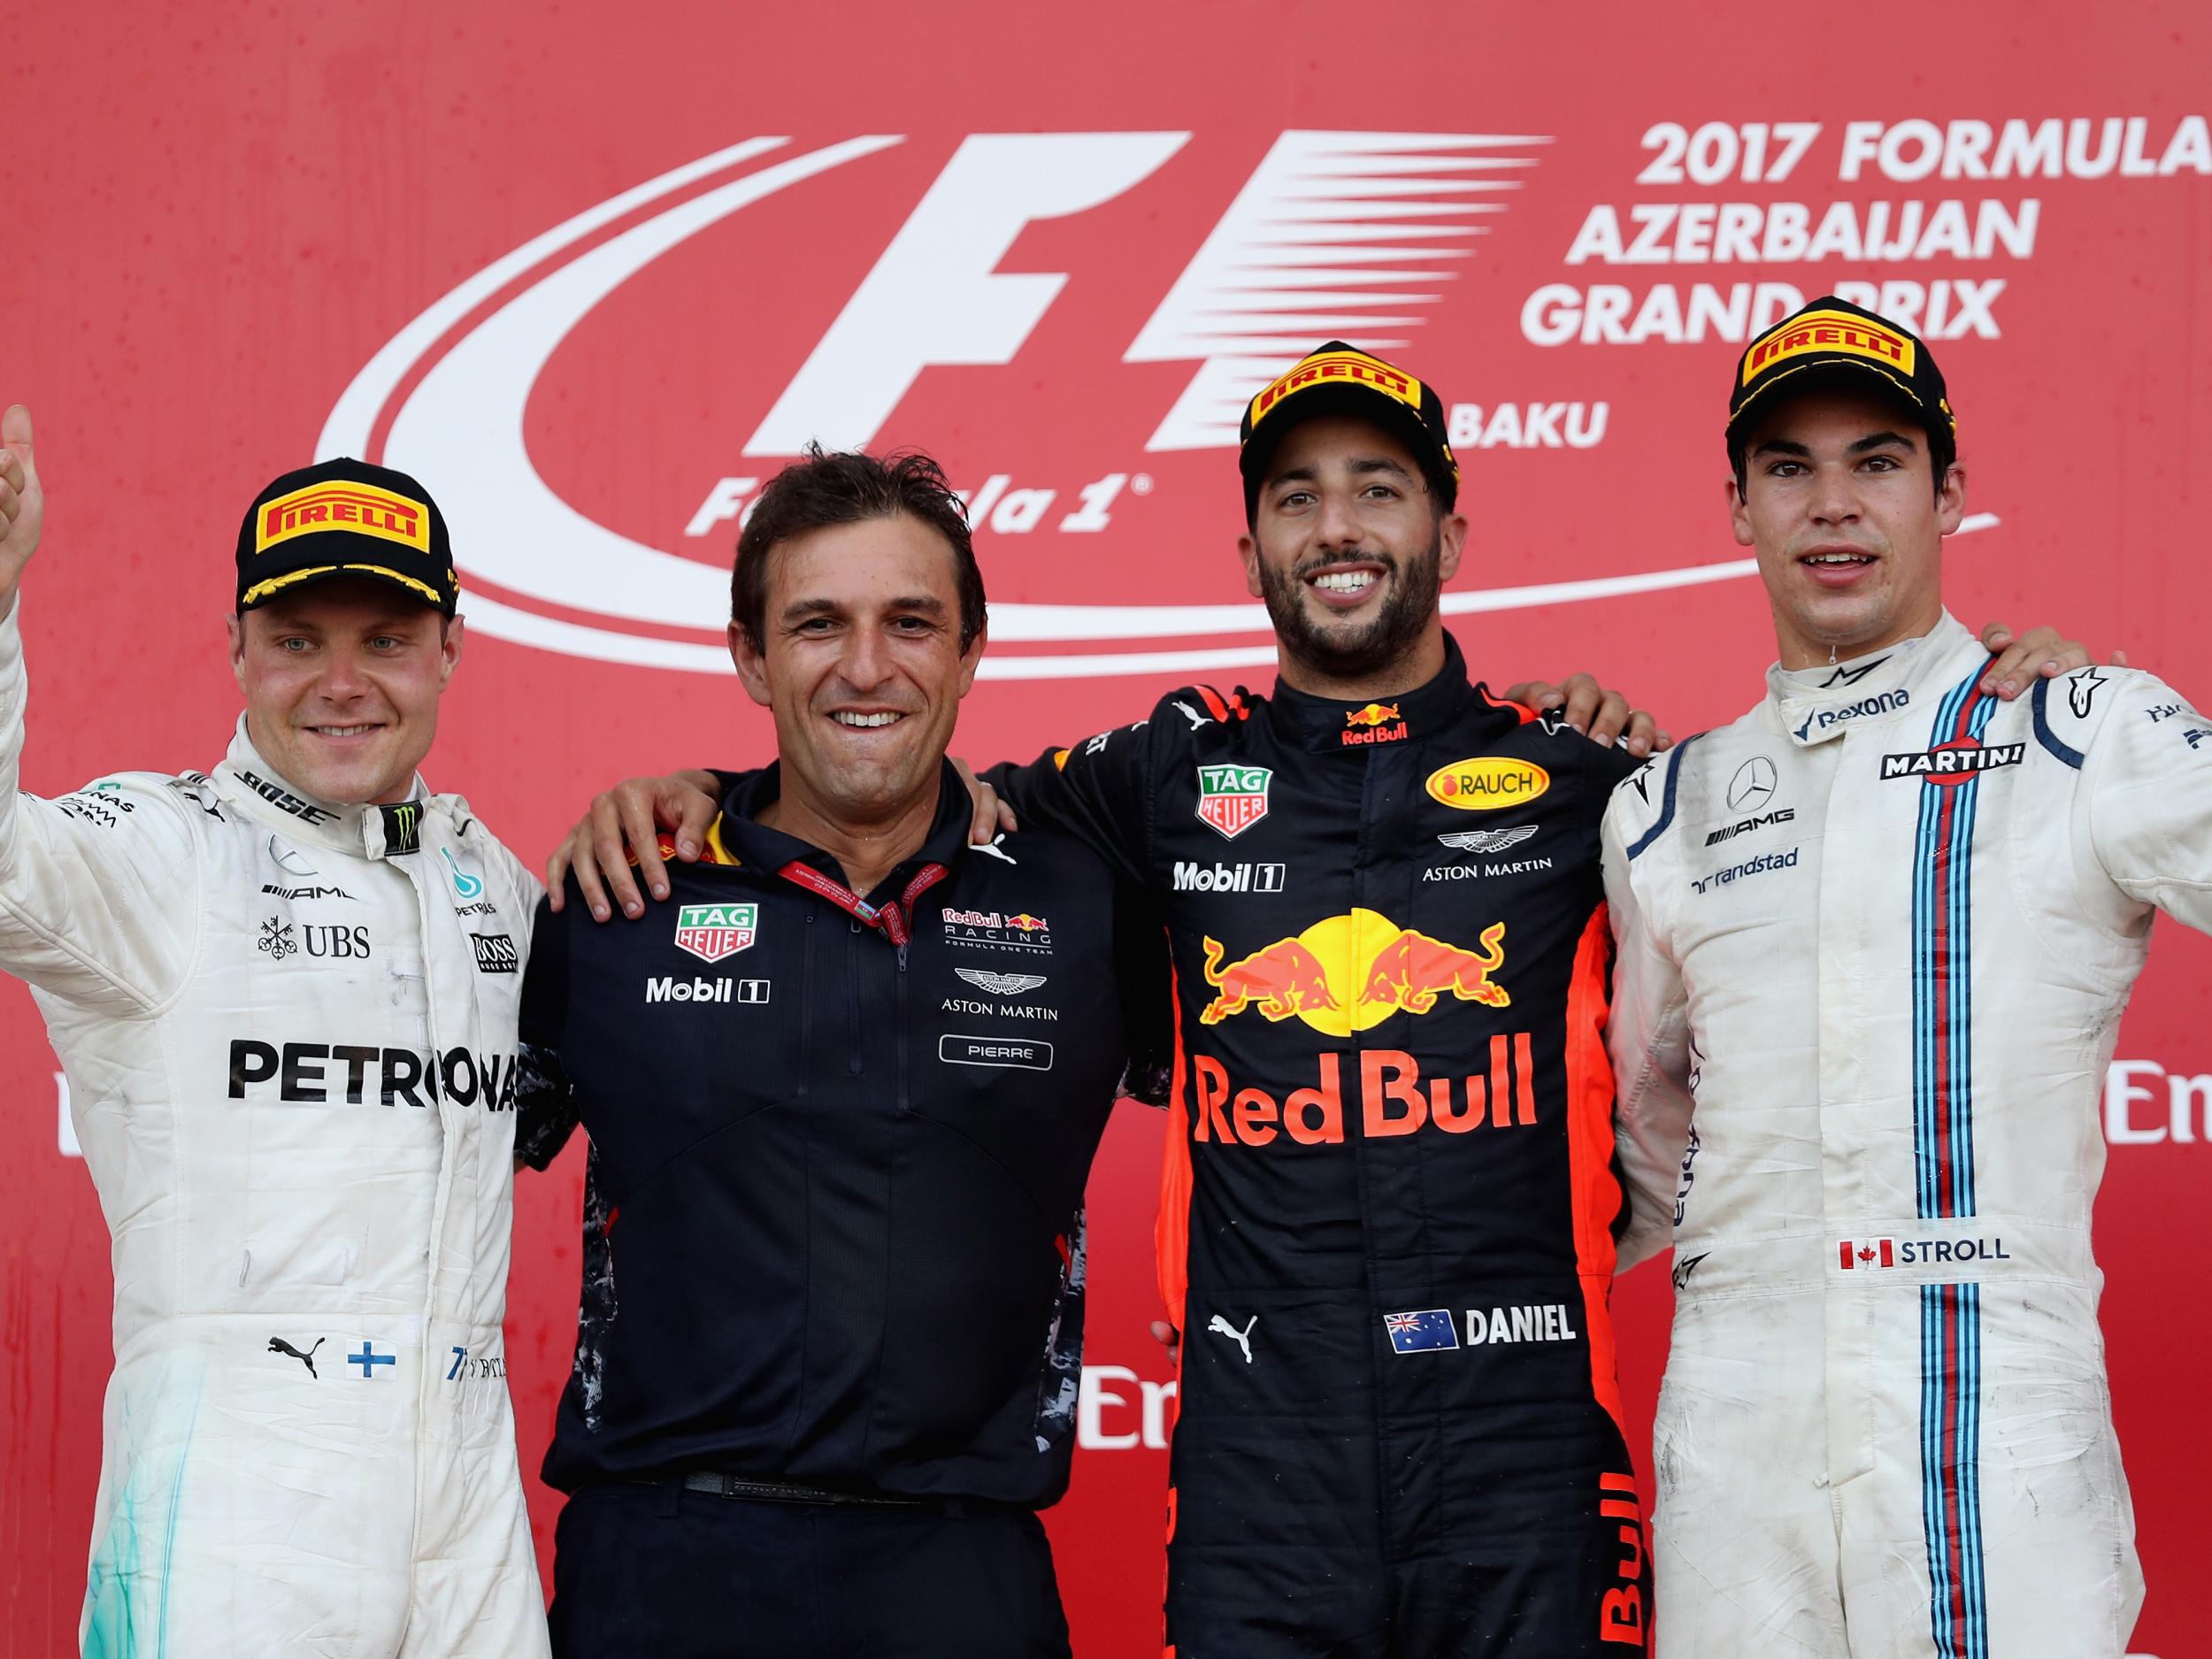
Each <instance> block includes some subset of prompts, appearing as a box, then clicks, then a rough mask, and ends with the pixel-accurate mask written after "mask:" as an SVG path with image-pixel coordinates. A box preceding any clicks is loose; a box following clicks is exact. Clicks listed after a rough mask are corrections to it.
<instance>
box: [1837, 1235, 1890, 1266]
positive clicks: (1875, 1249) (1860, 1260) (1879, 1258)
mask: <svg viewBox="0 0 2212 1659" xmlns="http://www.w3.org/2000/svg"><path fill="white" fill-rule="evenodd" d="M1836 1248H1837V1250H1838V1251H1839V1253H1840V1254H1841V1256H1842V1257H1843V1264H1844V1266H1845V1267H1846V1268H1847V1269H1849V1268H1854V1267H1894V1266H1896V1265H1897V1240H1894V1239H1860V1240H1856V1241H1853V1240H1849V1239H1846V1240H1844V1241H1843V1242H1842V1243H1841V1244H1839V1245H1838V1246H1837V1247H1836Z"/></svg>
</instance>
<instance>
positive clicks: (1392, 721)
mask: <svg viewBox="0 0 2212 1659" xmlns="http://www.w3.org/2000/svg"><path fill="white" fill-rule="evenodd" d="M1344 726H1345V730H1344V732H1343V733H1342V734H1341V739H1340V741H1342V742H1343V744H1344V746H1345V747H1346V748H1347V749H1349V748H1351V747H1353V746H1354V745H1355V744H1359V743H1395V742H1397V741H1399V740H1400V739H1402V738H1403V737H1404V736H1405V735H1406V723H1405V720H1404V718H1402V716H1401V715H1400V714H1399V712H1398V705H1397V704H1396V703H1369V704H1368V705H1367V706H1366V707H1365V708H1363V709H1354V710H1351V711H1350V712H1349V713H1348V714H1347V715H1346V716H1345V717H1344Z"/></svg>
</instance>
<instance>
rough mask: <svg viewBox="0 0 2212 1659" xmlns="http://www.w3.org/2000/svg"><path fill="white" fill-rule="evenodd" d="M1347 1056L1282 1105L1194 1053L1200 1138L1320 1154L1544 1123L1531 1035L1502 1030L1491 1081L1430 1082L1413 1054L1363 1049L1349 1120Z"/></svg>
mask: <svg viewBox="0 0 2212 1659" xmlns="http://www.w3.org/2000/svg"><path fill="white" fill-rule="evenodd" d="M1346 1057H1347V1056H1344V1055H1341V1054H1325V1055H1322V1056H1320V1075H1319V1079H1318V1081H1317V1083H1316V1085H1315V1086H1314V1087H1311V1088H1299V1089H1293V1090H1291V1091H1290V1093H1289V1094H1286V1095H1285V1096H1284V1097H1283V1098H1282V1099H1281V1100H1280V1101H1278V1100H1277V1099H1276V1098H1275V1097H1274V1096H1273V1095H1272V1094H1269V1093H1268V1092H1267V1091H1266V1090H1265V1089H1262V1088H1244V1087H1238V1086H1237V1084H1236V1083H1235V1082H1234V1080H1233V1079H1231V1077H1230V1076H1229V1068H1228V1067H1227V1066H1225V1065H1224V1064H1222V1063H1221V1062H1220V1061H1218V1060H1217V1059H1215V1058H1214V1057H1213V1056H1211V1055H1204V1054H1197V1055H1193V1056H1191V1103H1192V1108H1193V1110H1192V1114H1191V1115H1192V1118H1193V1127H1192V1130H1191V1139H1192V1140H1194V1141H1206V1142H1213V1141H1219V1142H1220V1143H1221V1144H1223V1145H1224V1146H1248V1147H1263V1146H1266V1145H1267V1144H1269V1143H1270V1142H1271V1141H1274V1140H1275V1139H1276V1137H1277V1136H1278V1135H1284V1136H1287V1137H1288V1138H1289V1139H1290V1140H1291V1141H1294V1142H1295V1143H1296V1144H1298V1145H1300V1146H1308V1147H1317V1146H1338V1145H1341V1144H1342V1143H1343V1141H1344V1139H1345V1136H1346V1134H1347V1133H1348V1132H1349V1129H1356V1130H1357V1131H1358V1133H1360V1134H1361V1135H1362V1136H1363V1137H1364V1138H1365V1139H1367V1140H1370V1141H1384V1140H1388V1139H1390V1138H1391V1137H1393V1136H1394V1135H1409V1134H1412V1133H1414V1132H1415V1131H1417V1130H1418V1129H1421V1128H1424V1127H1433V1128H1437V1129H1440V1130H1442V1131H1443V1132H1444V1133H1446V1134H1453V1135H1457V1134H1466V1133H1469V1132H1470V1131H1471V1130H1475V1129H1479V1128H1482V1127H1484V1126H1486V1125H1487V1126H1488V1127H1490V1128H1493V1129H1511V1128H1532V1127H1533V1126H1534V1125H1535V1123H1536V1082H1535V1062H1534V1058H1533V1056H1532V1053H1531V1049H1530V1041H1529V1033H1527V1032H1525V1031H1522V1032H1513V1033H1504V1032H1501V1033H1498V1034H1497V1035H1495V1036H1494V1037H1492V1038H1491V1039H1490V1072H1489V1075H1488V1076H1487V1077H1482V1076H1479V1075H1478V1076H1473V1077H1467V1078H1459V1079H1455V1078H1450V1077H1432V1078H1429V1079H1423V1077H1422V1076H1421V1063H1420V1062H1419V1061H1418V1060H1417V1059H1415V1058H1414V1057H1413V1056H1411V1055H1409V1054H1408V1053H1406V1052H1405V1051H1404V1050H1403V1049H1401V1048H1363V1049H1361V1050H1359V1051H1358V1055H1357V1059H1358V1064H1359V1079H1358V1089H1359V1094H1358V1098H1357V1100H1356V1102H1354V1104H1353V1114H1354V1115H1353V1116H1352V1117H1350V1118H1347V1116H1346V1112H1345V1102H1344V1075H1343V1073H1344V1061H1345V1059H1346Z"/></svg>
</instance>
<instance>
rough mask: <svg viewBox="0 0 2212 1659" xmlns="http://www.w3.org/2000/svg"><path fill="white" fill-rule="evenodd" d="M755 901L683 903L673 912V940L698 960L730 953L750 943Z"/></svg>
mask: <svg viewBox="0 0 2212 1659" xmlns="http://www.w3.org/2000/svg"><path fill="white" fill-rule="evenodd" d="M759 918H760V906H759V905H757V904H686V905H684V906H682V907H680V909H679V910H677V912H676V942H677V944H679V945H680V946H681V947H682V948H683V949H686V950H687V951H689V952H690V953H691V954H692V955H693V956H696V957H698V958H699V960H700V961H702V962H719V961H721V960H722V958H723V957H725V956H735V955H736V954H737V953H738V952H739V951H741V950H743V949H747V948H748V947H749V946H750V945H751V944H752V942H753V929H754V926H755V924H756V923H757V922H758V920H759Z"/></svg>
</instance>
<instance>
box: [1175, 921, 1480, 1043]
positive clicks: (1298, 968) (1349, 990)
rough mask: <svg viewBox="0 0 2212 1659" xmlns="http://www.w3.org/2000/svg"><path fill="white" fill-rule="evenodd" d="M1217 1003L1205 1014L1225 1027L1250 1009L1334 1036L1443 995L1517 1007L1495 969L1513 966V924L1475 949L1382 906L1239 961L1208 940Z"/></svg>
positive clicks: (1428, 1005)
mask: <svg viewBox="0 0 2212 1659" xmlns="http://www.w3.org/2000/svg"><path fill="white" fill-rule="evenodd" d="M1205 950H1206V965H1205V974H1206V983H1207V984H1208V985H1210V986H1211V987H1213V989H1214V998H1213V1001H1212V1002H1209V1003H1208V1004H1207V1005H1206V1006H1205V1008H1203V1009H1202V1010H1200V1012H1199V1016H1198V1018H1199V1022H1200V1023H1201V1024H1202V1025H1219V1024H1220V1023H1221V1022H1222V1021H1223V1020H1225V1019H1229V1018H1233V1017H1235V1016H1236V1015H1239V1014H1242V1013H1245V1012H1247V1011H1248V1010H1249V1011H1251V1012H1255V1013H1257V1014H1258V1015H1259V1016H1260V1017H1261V1018H1263V1019H1269V1020H1284V1019H1289V1018H1294V1017H1295V1018H1298V1019H1302V1020H1303V1021H1304V1022H1305V1023H1306V1024H1307V1025H1310V1026H1312V1027H1313V1028H1314V1029H1315V1030H1316V1031H1319V1032H1325V1033H1328V1034H1329V1035H1330V1036H1332V1037H1348V1036H1350V1035H1351V1034H1352V1033H1354V1032H1356V1031H1365V1030H1367V1029H1368V1028H1369V1027H1370V1026H1373V1025H1380V1024H1381V1023H1382V1022H1383V1021H1384V1020H1386V1019H1388V1018H1390V1017H1391V1016H1392V1015H1393V1014H1396V1013H1400V1012H1404V1013H1409V1014H1425V1013H1427V1012H1429V1011H1430V1010H1432V1009H1433V1008H1434V1007H1435V1006H1436V1004H1437V1000H1438V999H1439V998H1440V997H1446V996H1449V997H1454V998H1456V999H1457V1000H1458V1001H1460V1002H1480V1003H1483V1004H1485V1005H1486V1006H1487V1007H1490V1008H1507V1007H1509V1006H1511V1004H1512V1002H1513V999H1512V998H1511V997H1510V996H1509V995H1506V991H1505V987H1503V986H1502V985H1499V984H1497V983H1496V982H1495V981H1494V980H1493V979H1491V978H1490V976H1491V974H1493V973H1494V972H1496V971H1497V970H1498V969H1499V968H1502V967H1503V966H1504V965H1505V924H1504V923H1503V922H1493V923H1491V924H1490V926H1487V927H1486V928H1484V929H1483V930H1482V935H1481V939H1480V941H1479V949H1474V950H1468V949H1463V948H1462V947H1461V946H1458V945H1454V944H1448V943H1447V942H1446V941H1443V940H1440V939H1432V938H1430V937H1429V935H1428V934H1426V933H1416V932H1415V931H1414V930H1413V929H1412V928H1410V927H1401V926H1398V925H1397V924H1396V923H1394V922H1393V921H1392V920H1391V919H1390V918H1388V917H1386V916H1385V915H1383V914H1381V913H1380V912H1379V911H1377V910H1354V911H1352V912H1351V913H1350V914H1349V915H1347V916H1330V917H1325V918H1322V919H1321V920H1320V921H1317V922H1316V923H1315V924H1314V925H1313V926H1310V927H1309V928H1307V929H1306V930H1305V932H1303V933H1300V934H1299V935H1298V936H1297V937H1296V938H1295V939H1279V940H1277V941H1274V942H1273V943H1272V944H1268V945H1263V946H1261V947H1260V948H1259V949H1257V950H1254V951H1250V952H1248V953H1247V954H1245V955H1243V956H1239V957H1238V958H1237V959H1236V960H1235V961H1233V962H1231V963H1228V964H1224V963H1223V961H1222V958H1223V957H1224V956H1225V955H1227V952H1226V951H1225V950H1224V949H1223V948H1222V946H1221V944H1220V942H1219V941H1217V940H1213V939H1208V940H1207V941H1205Z"/></svg>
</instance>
